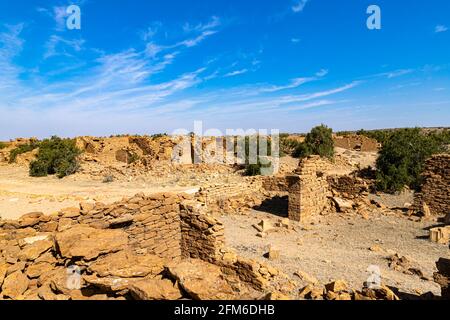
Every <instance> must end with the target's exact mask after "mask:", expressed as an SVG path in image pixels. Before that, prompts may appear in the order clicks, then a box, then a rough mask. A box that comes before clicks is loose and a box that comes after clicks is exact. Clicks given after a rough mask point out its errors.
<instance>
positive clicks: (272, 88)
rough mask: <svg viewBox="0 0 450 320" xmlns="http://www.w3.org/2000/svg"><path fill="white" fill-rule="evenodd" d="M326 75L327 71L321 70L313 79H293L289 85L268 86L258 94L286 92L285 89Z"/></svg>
mask: <svg viewBox="0 0 450 320" xmlns="http://www.w3.org/2000/svg"><path fill="white" fill-rule="evenodd" d="M327 74H328V70H325V69H322V70H320V71H319V72H317V73H316V74H315V76H314V77H304V78H295V79H292V80H291V81H290V83H289V84H287V85H283V86H270V87H266V88H261V89H260V90H259V91H260V92H276V91H281V90H287V89H294V88H297V87H299V86H301V85H303V84H305V83H308V82H312V81H316V80H318V79H319V78H322V77H324V76H326V75H327Z"/></svg>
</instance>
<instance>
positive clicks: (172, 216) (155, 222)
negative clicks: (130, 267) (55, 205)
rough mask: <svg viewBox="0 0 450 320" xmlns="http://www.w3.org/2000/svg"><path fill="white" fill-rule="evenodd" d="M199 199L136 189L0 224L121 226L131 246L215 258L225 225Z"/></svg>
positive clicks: (51, 228) (48, 228) (164, 254)
mask: <svg viewBox="0 0 450 320" xmlns="http://www.w3.org/2000/svg"><path fill="white" fill-rule="evenodd" d="M196 204H198V202H196V201H194V200H193V199H192V196H190V195H188V194H184V193H183V194H179V195H175V194H170V193H159V194H153V195H144V194H137V195H136V196H134V197H132V198H129V199H123V200H122V201H119V202H116V203H113V204H110V205H105V204H102V203H87V202H84V203H81V204H80V207H79V208H75V207H74V208H66V209H63V210H61V211H60V212H59V213H58V215H54V216H46V215H44V214H42V213H29V214H27V215H24V216H23V217H21V218H20V219H19V220H18V221H0V229H1V228H4V229H25V228H32V229H34V230H36V231H39V232H55V233H56V232H62V231H64V230H67V229H69V228H72V227H73V226H74V225H77V224H83V225H87V226H89V227H92V228H95V229H121V230H123V231H125V232H126V234H127V235H128V247H129V248H130V249H132V250H133V251H135V252H136V253H139V254H154V255H156V256H159V257H161V258H168V259H179V258H181V257H184V258H187V257H190V258H197V259H201V260H204V261H208V262H213V261H215V260H216V258H217V256H218V253H219V250H220V249H221V248H223V247H224V244H225V235H224V227H223V225H222V223H221V222H220V221H218V220H217V219H215V218H213V217H211V216H208V215H207V214H205V213H203V212H201V210H200V209H199V208H198V207H197V206H196Z"/></svg>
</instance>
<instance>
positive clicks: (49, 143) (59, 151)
mask: <svg viewBox="0 0 450 320" xmlns="http://www.w3.org/2000/svg"><path fill="white" fill-rule="evenodd" d="M80 153H81V151H80V150H79V149H78V148H77V147H76V143H75V140H72V139H61V138H58V137H56V136H53V137H52V138H51V139H45V140H43V141H42V142H41V143H40V146H39V152H38V154H37V159H36V160H35V161H33V162H31V163H30V176H32V177H44V176H47V175H49V174H50V175H51V174H56V175H57V176H58V178H63V177H65V176H68V175H71V174H73V173H75V172H76V171H77V170H78V168H79V163H78V156H79V155H80Z"/></svg>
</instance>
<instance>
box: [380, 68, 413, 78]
mask: <svg viewBox="0 0 450 320" xmlns="http://www.w3.org/2000/svg"><path fill="white" fill-rule="evenodd" d="M412 72H414V70H413V69H402V70H396V71H392V72H387V73H385V75H386V76H387V77H388V78H389V79H392V78H397V77H401V76H404V75H407V74H410V73H412Z"/></svg>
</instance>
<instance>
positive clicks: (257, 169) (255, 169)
mask: <svg viewBox="0 0 450 320" xmlns="http://www.w3.org/2000/svg"><path fill="white" fill-rule="evenodd" d="M263 168H272V163H271V162H269V163H267V164H263V163H261V160H260V159H259V158H258V163H257V164H247V165H246V167H245V172H244V175H246V176H260V175H262V171H261V169H263ZM270 172H272V170H270Z"/></svg>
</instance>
